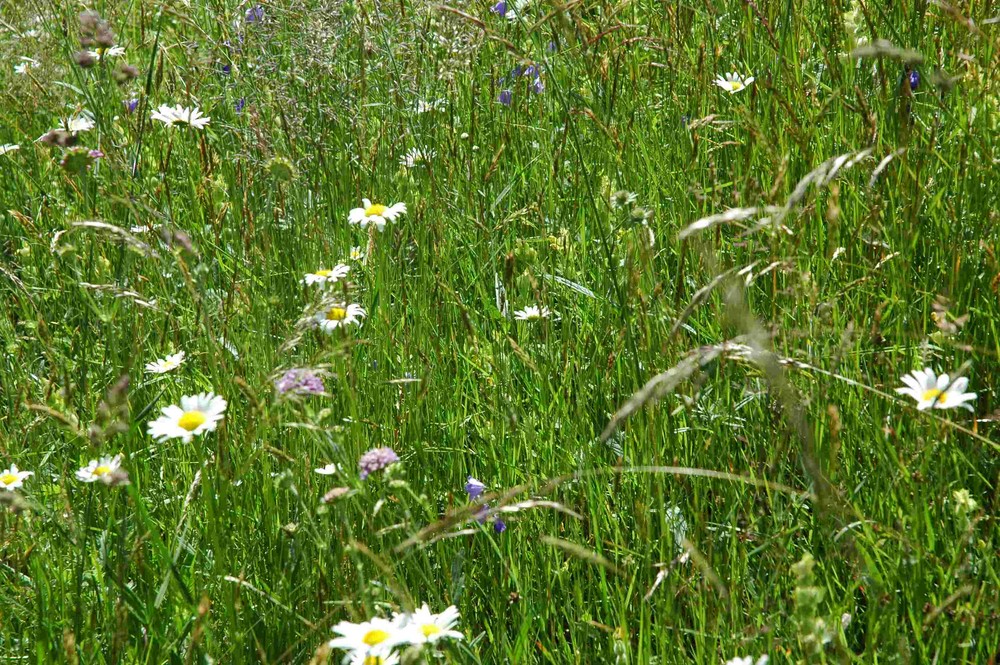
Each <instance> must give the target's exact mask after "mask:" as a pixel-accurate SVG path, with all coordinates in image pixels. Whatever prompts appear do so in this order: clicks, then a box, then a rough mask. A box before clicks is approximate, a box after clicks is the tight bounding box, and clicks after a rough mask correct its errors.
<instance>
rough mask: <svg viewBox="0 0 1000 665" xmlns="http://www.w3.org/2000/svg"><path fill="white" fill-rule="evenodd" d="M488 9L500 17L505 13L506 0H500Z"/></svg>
mask: <svg viewBox="0 0 1000 665" xmlns="http://www.w3.org/2000/svg"><path fill="white" fill-rule="evenodd" d="M490 11H491V12H493V13H494V14H499V15H500V18H503V17H505V16H506V15H507V0H500V1H499V2H498V3H496V4H495V5H493V6H492V7H490Z"/></svg>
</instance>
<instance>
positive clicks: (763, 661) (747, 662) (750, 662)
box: [726, 656, 771, 665]
mask: <svg viewBox="0 0 1000 665" xmlns="http://www.w3.org/2000/svg"><path fill="white" fill-rule="evenodd" d="M769 660H771V659H770V658H769V657H768V656H761V657H760V658H758V659H757V660H756V662H755V661H754V659H753V656H743V657H740V656H737V657H736V658H733V659H732V660H727V661H726V665H767V663H768V661H769Z"/></svg>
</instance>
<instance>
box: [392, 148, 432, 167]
mask: <svg viewBox="0 0 1000 665" xmlns="http://www.w3.org/2000/svg"><path fill="white" fill-rule="evenodd" d="M435 157H437V153H436V152H434V151H433V150H430V149H429V148H410V149H409V151H407V153H406V154H405V155H403V156H402V157H400V158H399V164H400V166H403V167H405V168H408V169H412V168H416V167H418V166H423V167H427V166H430V163H431V160H432V159H434V158H435Z"/></svg>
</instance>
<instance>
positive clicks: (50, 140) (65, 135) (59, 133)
mask: <svg viewBox="0 0 1000 665" xmlns="http://www.w3.org/2000/svg"><path fill="white" fill-rule="evenodd" d="M76 141H77V139H76V134H74V133H73V132H67V131H66V130H65V129H53V130H52V131H50V132H47V133H46V134H45V135H44V136H42V138H40V139H38V142H39V143H44V144H45V145H49V146H59V147H60V148H69V147H71V146H74V145H76Z"/></svg>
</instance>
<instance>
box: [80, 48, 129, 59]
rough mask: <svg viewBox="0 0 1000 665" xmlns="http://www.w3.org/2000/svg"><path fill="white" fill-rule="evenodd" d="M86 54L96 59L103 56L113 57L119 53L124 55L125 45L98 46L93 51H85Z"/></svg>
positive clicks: (103, 57)
mask: <svg viewBox="0 0 1000 665" xmlns="http://www.w3.org/2000/svg"><path fill="white" fill-rule="evenodd" d="M87 54H88V55H90V57H92V58H97V59H98V60H104V59H105V58H114V57H117V56H119V55H125V47H123V46H111V47H103V46H100V47H98V48H97V49H96V50H94V51H87Z"/></svg>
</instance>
